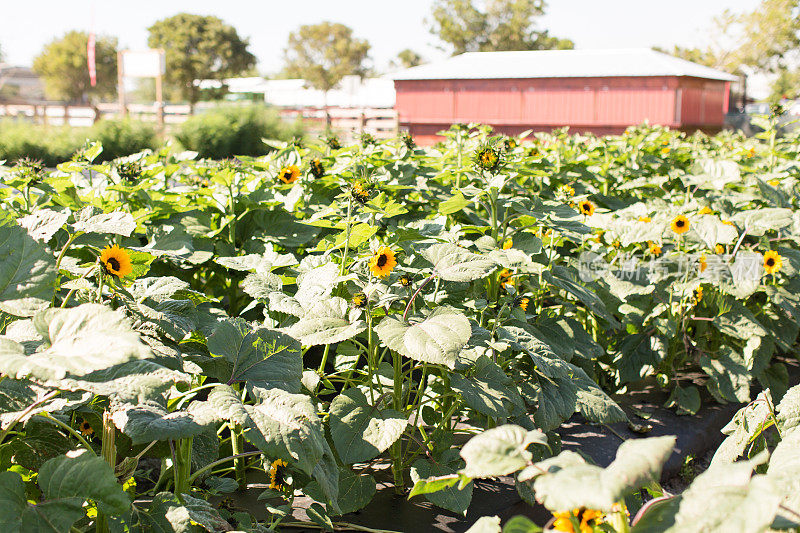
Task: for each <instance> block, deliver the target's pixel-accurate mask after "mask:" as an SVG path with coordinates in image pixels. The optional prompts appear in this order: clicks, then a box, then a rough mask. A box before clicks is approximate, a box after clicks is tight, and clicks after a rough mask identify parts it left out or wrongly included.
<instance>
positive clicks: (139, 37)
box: [0, 0, 759, 72]
mask: <svg viewBox="0 0 800 533" xmlns="http://www.w3.org/2000/svg"><path fill="white" fill-rule="evenodd" d="M432 3H433V0H402V1H397V0H391V1H390V0H372V1H370V2H367V1H365V0H334V1H331V0H289V1H280V2H278V1H275V0H257V1H254V0H251V1H244V0H160V1H157V0H124V1H121V0H0V47H1V48H2V49H3V51H4V52H5V54H6V57H7V60H8V61H9V62H10V63H15V64H21V65H26V64H30V63H31V61H32V59H33V57H34V56H36V54H38V53H39V51H40V50H41V49H42V46H43V45H44V44H45V43H47V42H48V41H50V40H52V39H53V38H54V37H55V36H58V35H61V34H63V33H65V32H66V31H68V30H72V29H84V30H86V29H89V27H90V20H91V11H92V6H93V5H94V12H95V16H94V20H95V30H96V31H97V33H105V34H110V35H115V36H117V37H118V38H119V41H120V45H121V46H122V47H125V48H133V49H141V48H144V47H145V46H146V42H147V27H148V26H149V25H150V24H152V23H153V22H155V21H156V20H158V19H161V18H164V17H167V16H170V15H173V14H175V13H179V12H181V11H186V12H190V13H198V14H213V15H217V16H219V17H221V18H222V19H224V20H225V21H227V22H228V23H230V24H232V25H234V26H235V27H236V29H237V30H238V31H239V34H240V35H242V36H244V37H247V38H249V39H250V43H251V51H252V52H253V53H254V54H255V55H256V57H258V60H259V67H260V69H261V70H262V71H265V72H273V71H277V70H279V69H280V68H281V65H282V50H283V47H284V46H285V44H286V39H287V36H288V35H289V32H290V31H292V30H293V29H295V28H297V27H298V26H300V25H302V24H309V23H315V22H320V21H323V20H330V21H334V22H342V23H344V24H347V25H348V26H350V27H352V28H353V29H354V31H355V33H356V35H358V36H359V37H362V38H366V39H367V40H369V42H370V44H371V45H372V52H371V58H372V60H373V63H374V66H375V67H377V68H379V69H383V68H385V66H386V65H387V63H388V62H389V60H390V59H391V58H393V57H394V56H395V55H396V54H397V52H398V51H400V50H402V49H403V48H412V49H414V50H417V51H418V52H420V53H422V54H423V56H425V57H426V58H428V59H434V58H436V57H440V56H442V55H443V52H441V51H439V50H437V48H436V46H437V44H438V42H437V39H436V38H435V37H434V36H433V35H431V34H430V33H429V32H428V30H427V27H426V25H425V23H424V20H425V18H426V17H428V16H429V13H430V6H431V4H432ZM549 4H550V5H549V7H548V13H547V15H546V16H545V17H543V18H542V19H541V21H542V26H543V27H546V28H548V29H549V30H550V31H551V33H552V34H553V35H557V36H559V37H568V38H570V39H572V40H573V41H575V43H576V46H577V47H578V48H620V47H648V46H653V45H660V46H671V45H673V44H681V45H683V46H695V45H702V44H704V43H705V42H706V38H707V37H706V32H705V31H704V30H706V29H707V28H708V27H709V25H710V23H711V19H712V18H713V17H714V16H716V15H717V14H719V13H721V12H722V11H723V10H725V9H726V8H727V9H731V10H733V11H744V10H752V9H754V8H755V7H756V6H757V5H758V4H759V0H670V1H668V2H664V1H658V0H550V2H549Z"/></svg>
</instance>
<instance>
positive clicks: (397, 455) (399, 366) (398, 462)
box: [390, 352, 405, 494]
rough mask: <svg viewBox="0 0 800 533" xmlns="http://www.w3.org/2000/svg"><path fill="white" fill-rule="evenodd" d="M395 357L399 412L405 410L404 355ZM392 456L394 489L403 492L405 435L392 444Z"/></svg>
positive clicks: (398, 492)
mask: <svg viewBox="0 0 800 533" xmlns="http://www.w3.org/2000/svg"><path fill="white" fill-rule="evenodd" d="M392 356H393V358H394V408H395V410H396V411H397V412H399V413H402V412H403V410H402V409H403V356H402V355H400V354H399V353H397V352H392ZM390 455H391V456H392V477H393V478H394V491H395V493H397V494H403V492H404V491H405V481H404V480H403V437H402V435H401V436H400V438H398V439H397V441H395V443H394V444H392V447H391V449H390Z"/></svg>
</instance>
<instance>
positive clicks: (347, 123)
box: [0, 102, 398, 141]
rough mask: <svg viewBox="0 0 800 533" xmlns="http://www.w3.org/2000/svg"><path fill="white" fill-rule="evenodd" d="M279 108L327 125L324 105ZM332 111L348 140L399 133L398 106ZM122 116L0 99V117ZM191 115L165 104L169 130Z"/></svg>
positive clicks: (83, 120)
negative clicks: (2, 100)
mask: <svg viewBox="0 0 800 533" xmlns="http://www.w3.org/2000/svg"><path fill="white" fill-rule="evenodd" d="M216 107H217V106H216V105H210V104H208V103H205V102H200V103H198V104H197V106H196V107H195V112H196V113H198V114H201V113H203V112H204V111H208V110H212V109H214V108H216ZM276 109H278V112H279V113H280V116H281V118H282V119H284V120H287V121H291V120H300V121H302V122H303V124H304V125H305V126H306V127H307V128H308V129H309V131H311V132H312V133H321V132H322V131H324V129H325V110H324V109H318V108H276ZM127 111H128V115H129V116H130V117H132V118H135V119H137V120H142V121H145V122H153V123H155V122H156V121H157V116H158V108H157V107H156V105H153V104H128V106H127ZM328 113H329V115H330V119H331V127H332V128H333V130H334V131H336V132H337V133H338V134H339V135H341V136H342V137H343V138H344V140H346V141H352V140H354V139H356V138H357V137H358V136H359V135H360V134H361V133H369V134H371V135H373V136H374V137H375V138H377V139H386V138H390V137H393V136H395V135H396V134H397V127H398V123H397V111H395V110H394V109H376V108H329V109H328ZM118 116H120V109H119V106H118V105H117V104H98V105H97V106H96V107H92V106H86V105H69V104H63V103H57V102H39V103H13V102H5V103H4V102H0V119H4V118H5V119H9V118H10V119H14V120H18V121H26V122H32V123H37V124H47V125H53V126H63V125H69V126H73V127H87V126H91V125H92V124H93V123H94V122H96V121H97V120H100V119H103V118H115V117H118ZM189 116H190V107H189V106H188V105H184V104H168V105H165V106H164V123H165V126H166V128H167V131H169V130H170V129H172V128H174V126H175V125H178V124H181V123H183V122H184V121H186V119H187V118H189Z"/></svg>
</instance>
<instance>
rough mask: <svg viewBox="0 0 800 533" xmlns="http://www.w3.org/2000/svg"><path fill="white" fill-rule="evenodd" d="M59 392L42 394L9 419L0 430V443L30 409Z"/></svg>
mask: <svg viewBox="0 0 800 533" xmlns="http://www.w3.org/2000/svg"><path fill="white" fill-rule="evenodd" d="M60 392H61V391H57V390H54V391H50V392H48V393H47V394H45V395H44V396H42V397H41V399H39V400H37V401H35V402H33V403H32V404H30V405H29V406H28V407H26V408H25V410H24V411H22V412H21V413H20V414H19V415H17V417H16V418H15V419H14V420H12V421H11V423H10V424H9V425H8V427H7V428H6V429H4V430H3V431H2V432H0V444H2V443H3V441H4V440H5V438H6V437H7V436H8V433H9V432H10V431H11V430H12V429H14V426H16V425H17V422H19V421H20V420H22V419H23V418H25V416H27V414H28V413H30V412H31V411H33V410H34V409H36V407H38V406H39V405H41V404H43V403H44V402H46V401H47V400H49V399H50V398H53V397H54V396H56V395H58V394H59V393H60Z"/></svg>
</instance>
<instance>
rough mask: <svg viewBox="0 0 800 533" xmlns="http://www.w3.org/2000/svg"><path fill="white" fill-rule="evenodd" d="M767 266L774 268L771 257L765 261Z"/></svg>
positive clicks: (773, 261)
mask: <svg viewBox="0 0 800 533" xmlns="http://www.w3.org/2000/svg"><path fill="white" fill-rule="evenodd" d="M767 266H770V267H771V266H775V260H774V259H773V258H771V257H770V258H769V259H767Z"/></svg>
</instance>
